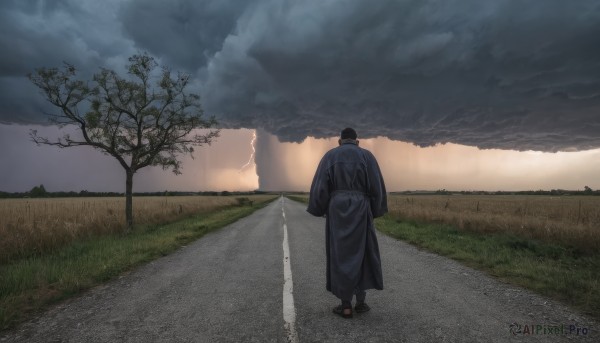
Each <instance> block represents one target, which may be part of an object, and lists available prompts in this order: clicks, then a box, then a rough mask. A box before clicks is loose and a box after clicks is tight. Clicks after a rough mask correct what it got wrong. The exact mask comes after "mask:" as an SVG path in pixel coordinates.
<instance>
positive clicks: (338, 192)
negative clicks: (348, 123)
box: [307, 140, 387, 300]
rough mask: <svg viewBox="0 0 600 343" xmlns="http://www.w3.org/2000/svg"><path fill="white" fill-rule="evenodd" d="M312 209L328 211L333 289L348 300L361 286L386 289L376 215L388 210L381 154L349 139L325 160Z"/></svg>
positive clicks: (327, 247) (329, 276)
mask: <svg viewBox="0 0 600 343" xmlns="http://www.w3.org/2000/svg"><path fill="white" fill-rule="evenodd" d="M307 211H308V212H309V213H310V214H312V215H314V216H323V215H326V216H327V219H326V225H325V227H326V230H325V231H326V239H325V250H326V254H327V290H328V291H330V292H332V293H333V294H334V295H336V296H337V297H338V298H340V299H343V300H348V299H352V295H353V294H354V292H355V291H356V290H367V289H373V288H374V289H380V290H381V289H383V276H382V274H381V258H380V256H379V245H378V244H377V236H376V235H375V227H374V225H373V218H376V217H380V216H382V215H383V214H384V213H386V212H387V196H386V191H385V184H384V182H383V177H382V175H381V170H380V169H379V165H378V164H377V161H376V160H375V157H374V156H373V154H372V153H371V152H369V151H368V150H365V149H362V148H360V147H358V145H357V144H356V141H353V140H347V141H345V142H344V143H343V144H342V145H340V146H339V147H337V148H335V149H332V150H330V151H328V152H327V153H326V154H325V156H323V158H322V159H321V162H320V163H319V166H318V168H317V171H316V173H315V177H314V179H313V182H312V185H311V188H310V199H309V204H308V208H307Z"/></svg>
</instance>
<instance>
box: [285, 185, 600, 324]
mask: <svg viewBox="0 0 600 343" xmlns="http://www.w3.org/2000/svg"><path fill="white" fill-rule="evenodd" d="M289 198H291V199H292V200H296V201H301V202H306V201H307V200H308V197H307V196H306V195H296V196H289ZM388 207H389V209H390V212H389V213H388V214H387V215H385V216H384V217H382V218H378V219H376V223H375V226H376V228H377V229H378V230H379V231H381V232H383V233H385V234H387V235H390V236H392V237H395V238H397V239H401V240H404V241H407V242H409V243H411V244H413V245H416V246H418V247H421V248H424V249H426V250H429V251H432V252H435V253H438V254H440V255H444V256H447V257H450V258H453V259H455V260H458V261H461V262H462V263H464V264H466V265H468V266H470V267H473V268H476V269H480V270H484V271H486V272H487V273H489V274H491V275H493V276H495V277H498V278H499V279H501V280H503V281H505V282H509V283H513V284H516V285H519V286H522V287H525V288H529V289H531V290H534V291H536V292H538V293H540V294H543V295H546V296H549V297H552V298H554V299H558V300H560V301H562V302H564V303H566V304H569V305H571V306H573V307H575V308H577V309H579V310H581V311H582V312H584V313H587V314H589V315H591V316H593V317H595V318H596V319H600V250H598V247H599V242H600V237H599V236H600V225H599V224H598V215H599V214H598V212H599V211H600V199H598V198H594V197H563V198H553V197H545V196H441V195H436V196H434V195H426V196H421V195H419V196H397V195H392V196H390V197H389V199H388Z"/></svg>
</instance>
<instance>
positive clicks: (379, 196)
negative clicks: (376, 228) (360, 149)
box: [367, 152, 388, 218]
mask: <svg viewBox="0 0 600 343" xmlns="http://www.w3.org/2000/svg"><path fill="white" fill-rule="evenodd" d="M367 177H368V181H369V191H368V193H369V197H370V199H371V211H372V212H373V217H375V218H377V217H381V216H383V215H384V214H385V213H386V212H387V211H388V208H387V192H386V190H385V183H384V181H383V175H382V174H381V170H380V169H379V164H377V160H376V159H375V156H373V154H371V153H370V152H369V153H368V161H367Z"/></svg>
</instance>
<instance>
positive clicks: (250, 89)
mask: <svg viewBox="0 0 600 343" xmlns="http://www.w3.org/2000/svg"><path fill="white" fill-rule="evenodd" d="M599 22H600V3H598V2H597V1H595V0H580V1H576V2H574V1H562V0H545V1H543V2H523V1H517V0H444V1H442V0H410V1H408V0H404V1H401V0H380V1H376V2H365V1H361V0H319V1H317V0H307V1H293V0H203V1H198V0H173V1H161V0H106V1H91V0H56V1H41V0H29V1H19V0H6V1H2V2H1V3H0V48H1V49H2V51H3V53H2V54H0V135H1V136H0V163H1V164H0V190H5V191H24V190H28V189H30V188H31V187H33V186H34V185H36V184H40V183H43V184H44V185H45V186H46V188H47V189H50V190H81V189H88V190H107V191H108V190H111V191H112V190H115V191H120V190H121V185H120V184H122V183H124V182H123V179H124V177H123V176H124V174H123V171H122V170H121V169H119V168H120V167H119V165H118V164H117V162H116V161H114V160H111V159H110V158H109V157H107V156H104V155H102V154H101V153H99V152H96V151H94V150H92V149H89V148H71V149H64V150H60V149H54V148H51V147H37V146H35V144H33V143H32V142H30V141H29V138H28V132H29V130H30V129H37V130H38V131H39V132H42V133H47V135H48V136H49V137H57V136H59V135H60V132H59V131H58V129H57V128H56V127H52V126H48V124H47V123H48V122H47V116H46V115H45V113H49V112H50V113H52V112H53V111H55V109H53V108H52V106H51V105H49V104H48V103H47V102H46V101H45V100H44V97H43V96H42V95H41V94H40V93H39V91H38V90H37V89H36V88H35V86H34V85H33V84H32V83H31V82H30V81H29V80H28V79H27V77H26V74H27V73H30V72H32V71H33V70H34V69H35V68H39V67H55V66H60V65H61V64H62V63H63V61H66V62H69V63H72V64H73V65H75V66H76V67H77V68H78V71H79V75H80V77H82V78H84V79H89V78H90V77H91V75H92V74H93V73H95V72H98V70H99V68H100V67H106V68H111V69H114V70H116V71H118V72H121V73H122V72H124V68H125V65H126V63H127V58H128V57H129V56H131V55H133V54H135V53H140V52H143V51H145V52H148V53H149V54H150V55H151V56H153V57H155V58H156V59H157V61H159V62H160V63H161V64H162V65H165V66H169V67H170V68H172V69H173V70H180V71H183V72H185V73H188V74H189V75H190V77H191V80H192V82H191V85H190V91H193V92H196V93H198V94H200V95H201V99H202V104H203V107H204V110H205V112H206V113H207V114H210V115H214V116H216V118H217V120H218V121H219V126H220V127H221V128H222V129H223V130H222V135H221V137H220V138H219V139H218V140H217V141H216V142H215V143H214V144H213V145H211V146H209V147H202V148H200V149H198V150H197V152H196V153H195V159H193V160H192V159H190V158H189V157H185V158H184V164H183V170H182V171H183V175H179V176H175V175H172V173H171V174H170V173H168V172H165V171H162V170H161V169H156V168H154V169H148V170H142V171H140V173H139V175H137V177H136V179H135V180H134V189H137V190H138V191H158V190H164V189H173V190H188V189H191V190H208V189H215V190H222V189H229V190H251V189H256V188H260V189H265V190H306V189H307V188H308V187H309V185H310V179H311V177H312V173H314V168H315V167H316V163H318V161H319V159H320V157H321V156H322V154H323V153H324V152H326V151H327V150H328V149H331V148H333V147H335V145H336V139H334V138H332V137H335V136H337V135H339V131H340V130H341V129H342V128H344V127H346V126H350V127H354V128H355V129H356V130H357V131H358V133H359V137H360V139H361V142H362V143H361V146H363V147H366V148H367V149H369V150H371V151H372V152H373V153H374V154H375V156H376V157H377V159H378V160H379V162H380V165H381V167H382V170H383V172H384V177H385V178H386V183H387V184H388V189H390V190H406V189H431V190H435V189H442V188H445V189H456V190H459V189H485V190H497V189H506V190H519V189H551V188H566V189H583V187H584V186H585V185H588V186H590V187H592V188H594V189H595V188H598V187H600V180H599V178H598V175H599V172H600V162H599V161H600V159H599V156H600V150H599V149H600V134H598V132H600V62H599V61H600V25H598V23H599ZM66 129H67V130H72V128H66ZM74 132H76V131H74ZM254 134H256V136H257V139H256V141H255V148H256V154H255V156H253V157H255V158H252V159H251V158H250V157H251V155H252V151H253V150H252V146H251V145H250V143H251V141H252V137H253V135H254ZM249 159H250V162H251V163H249V164H248V166H246V167H245V168H244V169H243V170H242V171H241V172H240V171H239V169H240V168H241V167H242V166H244V165H245V164H246V163H247V162H249Z"/></svg>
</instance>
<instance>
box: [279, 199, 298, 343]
mask: <svg viewBox="0 0 600 343" xmlns="http://www.w3.org/2000/svg"><path fill="white" fill-rule="evenodd" d="M284 199H285V198H283V197H281V214H282V216H283V280H284V282H283V322H284V334H285V337H286V341H287V342H294V343H295V342H298V334H297V333H296V327H295V325H296V309H295V308H294V284H293V281H292V267H291V260H290V245H289V243H288V232H287V223H286V219H285V210H284V208H283V205H284V204H285V200H284Z"/></svg>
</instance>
